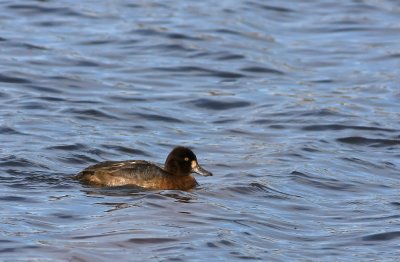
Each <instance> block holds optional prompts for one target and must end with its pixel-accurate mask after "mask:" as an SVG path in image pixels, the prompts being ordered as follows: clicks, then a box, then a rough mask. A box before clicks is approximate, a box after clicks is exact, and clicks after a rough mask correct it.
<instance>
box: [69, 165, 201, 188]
mask: <svg viewBox="0 0 400 262" xmlns="http://www.w3.org/2000/svg"><path fill="white" fill-rule="evenodd" d="M75 178H76V179H79V180H81V181H82V182H85V183H88V184H91V185H98V186H125V185H135V186H140V187H143V188H151V189H182V190H186V189H190V188H193V187H194V186H195V185H196V180H195V179H194V178H193V177H192V176H191V175H190V176H187V177H175V176H173V175H171V174H169V173H168V172H166V171H165V170H164V169H163V168H162V167H161V166H159V165H157V164H155V163H151V162H147V161H143V160H132V161H106V162H101V163H98V164H95V165H92V166H89V167H87V168H86V169H84V170H83V171H81V172H80V173H78V174H77V175H76V177H75Z"/></svg>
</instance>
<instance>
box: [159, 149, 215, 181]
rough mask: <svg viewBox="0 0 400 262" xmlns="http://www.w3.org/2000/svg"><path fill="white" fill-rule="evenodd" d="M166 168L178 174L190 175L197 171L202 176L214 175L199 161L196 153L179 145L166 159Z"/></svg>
mask: <svg viewBox="0 0 400 262" xmlns="http://www.w3.org/2000/svg"><path fill="white" fill-rule="evenodd" d="M165 170H167V171H168V172H169V173H171V174H173V175H176V176H188V175H190V174H191V173H196V174H199V175H202V176H212V173H211V172H208V171H207V170H205V169H203V168H202V167H201V166H200V165H199V163H198V162H197V157H196V155H195V154H194V153H193V152H192V150H190V149H189V148H186V147H183V146H178V147H175V148H174V149H173V150H172V151H171V153H169V155H168V157H167V160H165Z"/></svg>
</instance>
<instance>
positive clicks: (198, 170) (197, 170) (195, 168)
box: [192, 161, 213, 176]
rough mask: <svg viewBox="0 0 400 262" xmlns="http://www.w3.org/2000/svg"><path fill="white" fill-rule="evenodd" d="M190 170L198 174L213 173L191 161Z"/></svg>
mask: <svg viewBox="0 0 400 262" xmlns="http://www.w3.org/2000/svg"><path fill="white" fill-rule="evenodd" d="M192 171H193V172H194V173H196V174H199V175H201V176H212V175H213V174H212V173H211V172H208V171H207V170H205V169H204V168H202V167H201V166H200V165H199V164H198V163H196V162H195V161H193V163H192Z"/></svg>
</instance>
